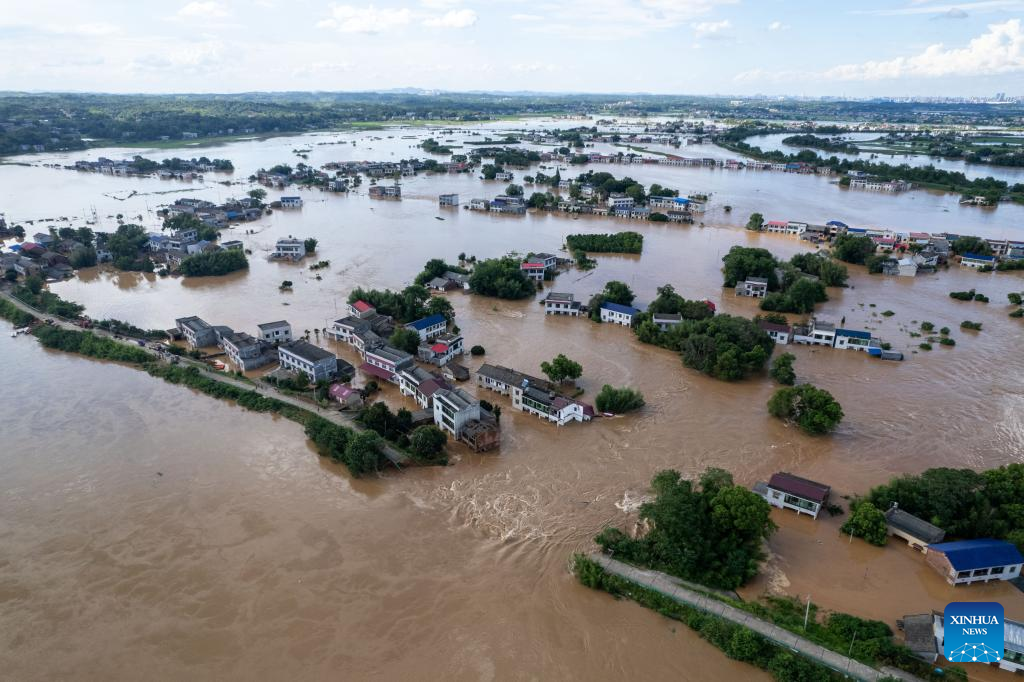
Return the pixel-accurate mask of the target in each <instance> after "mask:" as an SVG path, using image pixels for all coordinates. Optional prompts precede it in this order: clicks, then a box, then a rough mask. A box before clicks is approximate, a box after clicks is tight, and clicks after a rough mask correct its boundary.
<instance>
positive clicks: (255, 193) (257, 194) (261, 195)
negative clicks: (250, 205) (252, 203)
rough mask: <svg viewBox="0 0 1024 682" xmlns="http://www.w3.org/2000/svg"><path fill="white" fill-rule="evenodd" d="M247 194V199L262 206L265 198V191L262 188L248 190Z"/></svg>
mask: <svg viewBox="0 0 1024 682" xmlns="http://www.w3.org/2000/svg"><path fill="white" fill-rule="evenodd" d="M248 194H249V198H251V199H255V200H256V201H257V202H259V203H260V204H262V203H263V200H264V199H266V198H267V190H265V189H263V188H262V187H257V188H256V189H251V190H249V192H248Z"/></svg>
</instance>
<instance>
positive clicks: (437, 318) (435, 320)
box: [406, 315, 445, 331]
mask: <svg viewBox="0 0 1024 682" xmlns="http://www.w3.org/2000/svg"><path fill="white" fill-rule="evenodd" d="M444 321H445V320H444V315H431V316H430V317H424V318H423V319H422V320H416V321H415V322H410V323H409V324H407V325H406V326H407V327H412V328H413V329H415V330H417V331H423V330H424V329H427V328H428V327H433V326H434V325H435V324H443V323H444Z"/></svg>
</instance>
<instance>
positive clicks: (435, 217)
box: [434, 215, 444, 220]
mask: <svg viewBox="0 0 1024 682" xmlns="http://www.w3.org/2000/svg"><path fill="white" fill-rule="evenodd" d="M434 220H444V218H442V217H441V216H439V215H436V216H434Z"/></svg>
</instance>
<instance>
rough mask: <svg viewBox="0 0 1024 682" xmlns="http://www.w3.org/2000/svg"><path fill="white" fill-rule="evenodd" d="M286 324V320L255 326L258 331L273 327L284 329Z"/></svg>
mask: <svg viewBox="0 0 1024 682" xmlns="http://www.w3.org/2000/svg"><path fill="white" fill-rule="evenodd" d="M287 324H288V320H278V321H277V322H264V323H263V324H258V325H256V326H257V327H259V328H260V329H273V328H274V327H284V326H286V325H287Z"/></svg>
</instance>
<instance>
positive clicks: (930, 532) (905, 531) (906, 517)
mask: <svg viewBox="0 0 1024 682" xmlns="http://www.w3.org/2000/svg"><path fill="white" fill-rule="evenodd" d="M885 523H886V525H887V526H888V527H889V535H894V536H896V537H898V538H903V539H904V540H906V541H907V544H908V545H910V546H911V547H912V548H914V549H916V550H917V551H919V552H927V551H928V545H934V544H936V543H939V542H942V541H943V540H944V539H945V537H946V531H944V530H942V529H941V528H939V527H938V526H934V525H932V524H930V523H928V522H927V521H925V520H924V519H919V518H917V517H916V516H914V515H913V514H909V513H907V512H905V511H903V510H902V509H900V508H899V507H898V506H897V504H896V503H895V502H893V504H892V506H891V507H890V508H889V509H887V510H886V511H885Z"/></svg>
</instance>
